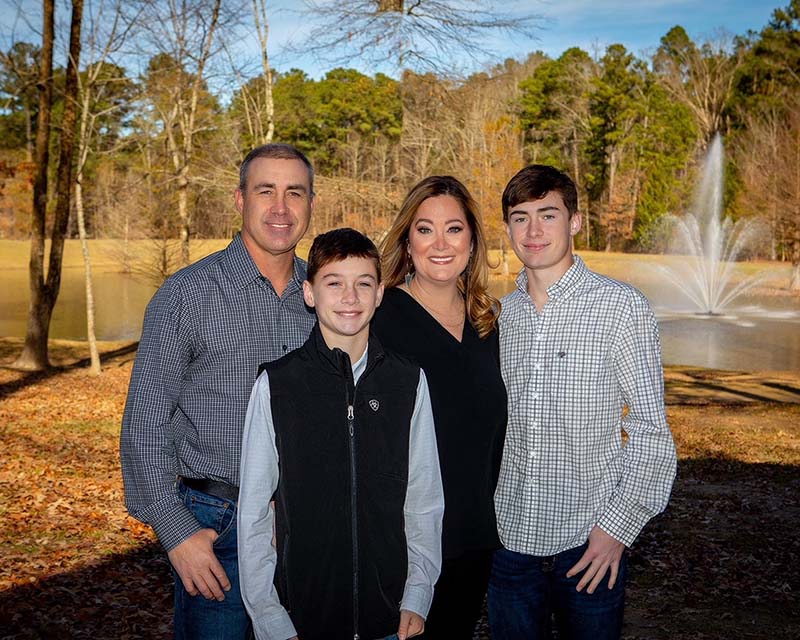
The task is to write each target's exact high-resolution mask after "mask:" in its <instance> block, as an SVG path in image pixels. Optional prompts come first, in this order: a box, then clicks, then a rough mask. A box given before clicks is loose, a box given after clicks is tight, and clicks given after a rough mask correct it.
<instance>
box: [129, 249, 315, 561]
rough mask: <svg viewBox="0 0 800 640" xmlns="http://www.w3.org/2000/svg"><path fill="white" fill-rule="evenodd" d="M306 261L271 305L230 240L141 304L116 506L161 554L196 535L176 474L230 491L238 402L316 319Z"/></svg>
mask: <svg viewBox="0 0 800 640" xmlns="http://www.w3.org/2000/svg"><path fill="white" fill-rule="evenodd" d="M305 274H306V271H305V263H304V262H303V261H302V260H300V259H299V258H295V261H294V276H293V278H292V279H291V280H290V281H289V284H288V285H287V287H286V290H285V291H284V292H283V295H282V296H281V297H278V295H277V293H276V292H275V289H273V287H272V284H271V283H270V282H269V280H267V279H266V278H264V277H263V276H262V275H261V273H260V272H259V271H258V268H257V267H256V265H255V263H253V260H252V259H251V258H250V254H249V253H248V252H247V249H246V248H245V246H244V243H243V242H242V239H241V237H240V236H239V235H237V236H236V238H234V240H233V242H231V243H230V245H228V247H227V248H226V249H224V250H223V251H220V252H217V253H214V254H212V255H210V256H208V257H207V258H204V259H203V260H200V261H199V262H197V263H195V264H193V265H190V266H189V267H186V268H185V269H182V270H181V271H179V272H178V273H176V274H175V275H174V276H172V277H171V278H169V279H168V280H167V281H166V282H165V283H164V285H163V286H162V287H161V288H160V289H159V290H158V291H157V292H156V294H155V295H154V296H153V299H152V300H151V301H150V303H149V304H148V305H147V311H146V312H145V318H144V328H143V330H142V339H141V342H140V343H139V350H138V352H137V355H136V363H135V364H134V367H133V373H132V375H131V383H130V387H129V390H128V400H127V403H126V405H125V414H124V416H123V419H122V434H121V438H120V454H121V459H122V475H123V480H124V483H125V503H126V506H127V507H128V510H129V511H130V513H131V515H133V516H134V517H136V518H138V519H139V520H141V521H143V522H146V523H148V524H150V525H151V526H152V527H153V529H154V530H155V532H156V535H157V536H158V538H159V540H160V541H161V543H162V544H163V545H164V547H165V548H166V549H167V550H169V549H172V548H173V547H175V546H177V545H178V544H179V543H181V542H183V541H184V540H185V539H186V538H188V537H189V536H191V535H192V534H194V533H195V532H197V531H199V530H200V528H201V527H200V524H199V523H198V522H197V520H196V519H195V518H194V516H193V515H192V514H191V512H190V511H189V510H188V509H186V507H185V506H184V505H183V503H182V502H181V500H180V497H179V495H178V493H177V489H176V484H175V483H176V478H177V476H186V477H190V478H209V479H213V480H222V481H225V482H228V483H230V484H233V485H238V484H239V458H240V454H241V442H242V431H243V429H244V417H245V413H246V412H247V402H248V399H249V398H250V392H251V390H252V388H253V383H254V382H255V379H256V374H257V373H258V366H259V365H260V364H261V363H262V362H266V361H269V360H274V359H276V358H278V357H280V356H282V355H284V354H285V353H287V352H288V351H291V350H292V349H296V348H297V347H299V346H301V345H302V344H303V343H304V342H305V340H306V338H307V337H308V335H309V333H310V331H311V328H312V327H313V325H314V322H315V320H316V316H315V315H314V314H313V312H310V311H308V310H307V309H306V307H305V304H304V302H303V294H302V283H303V280H304V279H305Z"/></svg>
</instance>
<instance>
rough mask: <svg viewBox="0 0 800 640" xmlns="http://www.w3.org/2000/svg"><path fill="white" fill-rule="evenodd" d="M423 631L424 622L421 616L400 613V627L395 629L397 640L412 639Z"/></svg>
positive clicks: (405, 612) (409, 612)
mask: <svg viewBox="0 0 800 640" xmlns="http://www.w3.org/2000/svg"><path fill="white" fill-rule="evenodd" d="M423 631H425V620H423V619H422V616H420V615H419V614H417V613H414V612H413V611H405V610H401V611H400V626H399V627H398V629H397V637H398V638H399V640H406V638H413V637H414V636H418V635H419V634H420V633H422V632H423Z"/></svg>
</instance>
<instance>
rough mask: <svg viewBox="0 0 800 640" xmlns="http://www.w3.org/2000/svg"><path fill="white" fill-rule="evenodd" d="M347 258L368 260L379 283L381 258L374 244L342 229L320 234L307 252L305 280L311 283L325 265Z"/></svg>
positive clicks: (350, 231)
mask: <svg viewBox="0 0 800 640" xmlns="http://www.w3.org/2000/svg"><path fill="white" fill-rule="evenodd" d="M347 258H368V259H370V260H372V262H373V263H374V264H375V272H376V275H377V277H378V282H380V281H381V257H380V254H379V253H378V248H377V247H376V246H375V243H374V242H373V241H372V240H370V239H369V238H368V237H367V236H365V235H364V234H363V233H360V232H358V231H356V230H355V229H350V228H349V227H344V228H342V229H334V230H333V231H328V232H327V233H321V234H319V235H318V236H317V237H316V238H314V242H313V243H312V245H311V250H310V251H309V252H308V270H307V272H306V280H308V281H309V282H311V283H313V282H314V278H315V277H316V275H317V272H318V271H319V270H320V269H322V267H324V266H325V265H326V264H329V263H331V262H340V261H341V260H346V259H347Z"/></svg>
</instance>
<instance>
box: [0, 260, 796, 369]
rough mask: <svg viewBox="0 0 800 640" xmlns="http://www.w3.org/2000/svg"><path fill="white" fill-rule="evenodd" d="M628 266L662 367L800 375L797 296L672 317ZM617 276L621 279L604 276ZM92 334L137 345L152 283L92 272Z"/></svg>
mask: <svg viewBox="0 0 800 640" xmlns="http://www.w3.org/2000/svg"><path fill="white" fill-rule="evenodd" d="M634 271H635V272H633V273H632V272H631V271H630V268H629V270H628V272H627V273H626V274H624V275H627V276H629V277H628V280H629V281H631V282H632V284H634V285H635V286H637V287H639V288H640V289H641V290H642V291H643V292H644V293H645V295H647V296H648V298H649V299H650V300H651V302H652V303H653V307H654V309H655V311H656V316H657V318H658V321H659V327H660V332H661V342H662V346H663V352H664V362H665V364H674V365H678V364H680V365H690V366H698V367H711V368H718V369H731V370H741V371H770V370H771V371H800V297H797V296H787V295H784V296H766V295H762V296H759V295H748V296H747V297H745V298H743V299H739V300H737V302H736V304H735V305H734V307H733V308H732V309H729V310H728V311H727V312H726V315H723V316H711V317H709V316H696V315H693V314H691V313H676V312H675V311H674V310H673V309H672V307H671V306H670V302H669V301H663V300H662V298H663V297H664V286H663V282H661V281H658V280H657V279H654V278H653V277H652V276H649V275H648V274H647V270H646V269H643V270H640V271H639V270H634ZM610 275H616V277H620V274H610ZM512 286H513V280H498V279H493V280H492V290H493V293H495V294H496V295H502V294H504V293H506V292H508V291H509V290H510V289H511V287H512ZM94 287H95V299H96V300H97V301H98V302H97V319H96V326H97V335H98V338H99V339H101V340H136V339H138V338H139V335H140V333H141V329H142V316H143V314H144V308H145V306H146V305H147V302H148V300H149V299H150V297H151V296H152V295H153V292H154V291H155V286H154V285H153V284H152V283H149V282H147V281H144V280H141V279H137V278H135V277H132V276H130V275H126V274H122V273H118V272H113V271H105V272H99V273H97V274H95V277H94ZM0 292H2V293H0V309H2V315H1V316H0V335H3V336H18V337H22V336H24V335H25V319H26V312H27V304H28V276H27V270H26V269H24V268H15V269H6V270H5V271H4V272H2V273H0ZM50 335H51V337H52V338H62V339H69V340H85V339H86V312H85V306H84V291H83V271H82V269H80V268H65V269H64V272H63V279H62V290H61V295H60V296H59V300H58V303H57V304H56V308H55V310H54V314H53V322H52V326H51V332H50Z"/></svg>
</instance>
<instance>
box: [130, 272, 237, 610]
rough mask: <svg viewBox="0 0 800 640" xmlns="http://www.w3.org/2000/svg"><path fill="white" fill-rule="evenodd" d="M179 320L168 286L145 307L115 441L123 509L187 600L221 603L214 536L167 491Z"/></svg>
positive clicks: (182, 362)
mask: <svg viewBox="0 0 800 640" xmlns="http://www.w3.org/2000/svg"><path fill="white" fill-rule="evenodd" d="M184 315H185V310H184V308H183V305H182V304H181V300H180V294H179V291H178V289H177V287H176V286H175V284H174V282H171V283H167V284H165V285H164V286H163V287H161V288H160V289H159V290H158V291H157V292H156V294H155V295H154V296H153V299H152V300H151V301H150V303H149V304H148V305H147V311H146V313H145V318H144V328H143V330H142V339H141V341H140V343H139V349H138V351H137V354H136V362H135V364H134V367H133V373H132V375H131V383H130V387H129V388H128V399H127V402H126V404H125V413H124V415H123V418H122V431H121V435H120V459H121V462H122V477H123V481H124V484H125V504H126V506H127V508H128V511H129V512H130V514H131V515H132V516H133V517H135V518H137V519H139V520H141V521H142V522H146V523H148V524H149V525H151V526H152V527H153V530H154V531H155V532H156V535H157V536H158V539H159V540H160V542H161V544H162V545H164V548H165V549H166V550H167V552H168V555H169V559H170V562H171V563H172V565H173V566H174V567H175V570H176V571H177V572H178V575H179V576H180V577H181V580H182V582H183V584H184V587H185V588H186V591H187V592H188V593H189V594H190V595H196V594H198V593H202V594H203V596H205V597H206V598H212V597H213V598H216V599H217V600H222V599H224V593H223V592H224V591H227V590H228V589H230V582H229V581H228V578H227V576H226V575H225V571H224V570H223V568H222V565H221V564H220V563H219V561H218V560H217V557H216V555H215V554H214V550H213V542H214V540H215V539H216V537H217V534H216V532H215V531H213V530H212V529H203V528H202V527H201V526H200V523H199V522H197V519H196V518H195V517H194V516H193V515H192V513H191V512H190V511H189V509H187V508H186V507H185V505H184V504H183V502H182V501H181V499H180V496H179V495H178V493H177V491H176V488H175V481H176V477H177V460H176V453H175V442H174V434H173V432H172V418H173V414H174V413H175V410H176V407H177V403H178V396H179V394H180V390H181V388H182V385H183V384H184V376H185V374H186V371H187V369H188V367H189V364H190V361H191V344H192V339H191V338H192V336H191V328H190V327H189V326H188V323H187V319H186V318H185V317H184Z"/></svg>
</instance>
